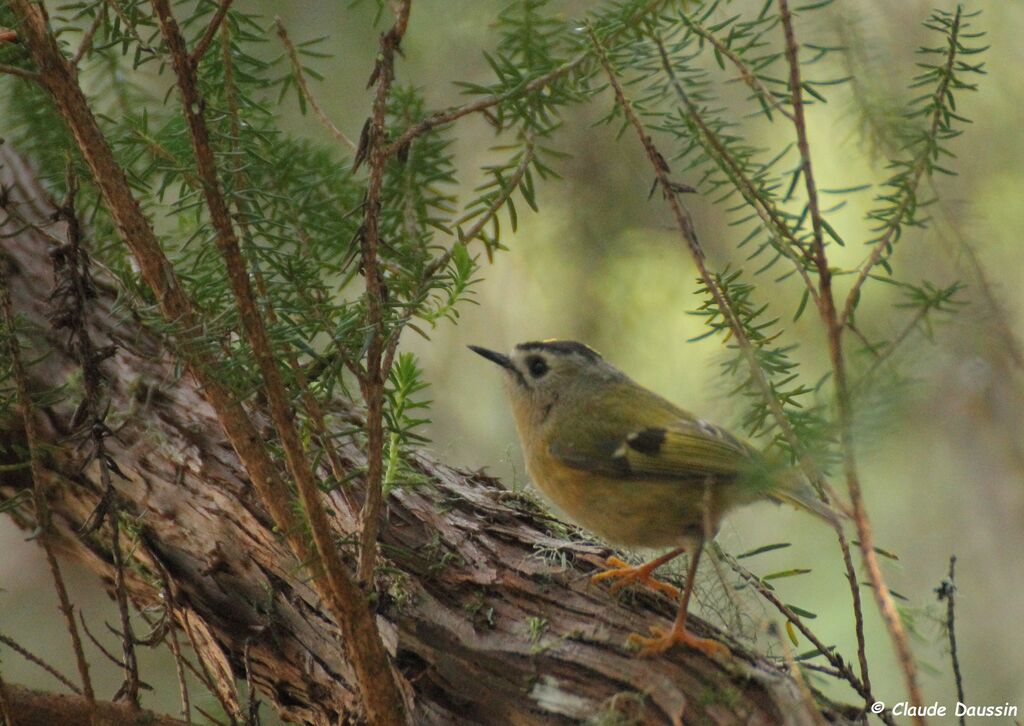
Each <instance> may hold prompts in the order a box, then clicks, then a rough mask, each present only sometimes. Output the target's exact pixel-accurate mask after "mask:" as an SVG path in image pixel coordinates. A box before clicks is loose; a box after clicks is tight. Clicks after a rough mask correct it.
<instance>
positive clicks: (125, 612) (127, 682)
mask: <svg viewBox="0 0 1024 726" xmlns="http://www.w3.org/2000/svg"><path fill="white" fill-rule="evenodd" d="M110 551H111V553H112V555H113V560H114V595H115V597H114V599H115V600H116V601H117V612H118V615H119V617H120V619H121V652H122V654H123V658H122V666H123V668H124V685H123V686H122V689H124V694H125V695H126V696H127V697H128V702H129V703H131V704H132V706H133V707H135V708H138V707H139V662H138V659H137V658H136V657H135V636H134V634H133V632H132V621H131V613H130V611H129V609H128V590H127V587H126V585H125V579H124V566H125V564H124V554H123V553H122V551H121V526H120V516H119V512H114V513H113V516H111V517H110Z"/></svg>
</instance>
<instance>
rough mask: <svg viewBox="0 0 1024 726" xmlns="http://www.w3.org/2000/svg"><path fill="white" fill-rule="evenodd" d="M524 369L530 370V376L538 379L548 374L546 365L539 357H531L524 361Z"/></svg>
mask: <svg viewBox="0 0 1024 726" xmlns="http://www.w3.org/2000/svg"><path fill="white" fill-rule="evenodd" d="M526 367H527V368H529V369H530V375H531V376H533V377H534V378H540V377H541V376H542V375H544V374H545V373H547V372H548V364H547V362H545V360H544V359H543V358H541V357H540V356H539V355H532V356H530V357H529V358H527V359H526Z"/></svg>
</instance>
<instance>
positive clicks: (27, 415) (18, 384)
mask: <svg viewBox="0 0 1024 726" xmlns="http://www.w3.org/2000/svg"><path fill="white" fill-rule="evenodd" d="M0 320H2V321H3V326H4V328H6V330H7V348H8V354H9V359H10V364H11V373H12V376H13V378H14V385H15V391H16V395H17V399H18V408H19V409H20V413H21V419H22V425H23V426H24V431H25V441H26V444H27V448H28V455H29V464H30V467H29V468H30V471H31V472H32V501H33V504H34V505H35V513H36V524H37V526H38V528H39V536H38V539H39V542H40V544H41V545H42V547H43V553H44V554H45V556H46V564H47V567H48V568H49V570H50V576H51V578H52V579H53V586H54V589H55V590H56V591H57V599H58V601H59V603H60V611H61V613H62V614H63V615H64V623H65V625H66V626H67V629H68V635H69V636H70V637H71V647H72V650H73V651H74V653H75V664H76V665H77V667H78V675H79V678H81V680H82V694H83V695H84V696H85V698H86V700H87V701H88V702H89V704H90V708H93V709H95V707H96V696H95V691H94V690H93V686H92V678H90V676H89V662H88V661H87V660H86V658H85V651H84V650H83V649H82V637H81V635H80V634H79V632H78V624H77V623H76V622H75V611H74V606H73V605H72V604H71V598H70V597H68V591H67V587H66V586H65V584H64V577H63V575H62V574H61V571H60V565H59V564H58V562H57V556H56V554H55V553H54V549H53V537H54V528H53V521H52V519H51V513H50V505H49V501H48V499H47V498H48V496H49V488H50V487H49V486H48V484H49V481H50V478H49V475H48V472H47V471H46V468H45V467H44V465H43V462H42V460H41V459H40V450H39V447H40V445H41V442H42V441H43V436H42V432H40V430H39V427H38V425H37V423H36V415H35V414H36V412H35V405H34V404H33V403H32V397H31V394H30V393H29V388H28V374H27V371H26V370H25V367H24V364H23V363H22V360H21V345H20V343H19V342H18V335H17V328H16V321H15V317H14V310H13V308H12V306H11V297H10V291H9V289H8V287H7V273H6V271H5V265H4V264H3V260H2V259H0Z"/></svg>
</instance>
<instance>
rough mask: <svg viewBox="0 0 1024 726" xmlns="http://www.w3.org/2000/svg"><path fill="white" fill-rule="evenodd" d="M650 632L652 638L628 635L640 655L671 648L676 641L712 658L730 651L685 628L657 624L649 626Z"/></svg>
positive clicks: (727, 654) (726, 654) (655, 653)
mask: <svg viewBox="0 0 1024 726" xmlns="http://www.w3.org/2000/svg"><path fill="white" fill-rule="evenodd" d="M651 634H652V635H654V637H653V638H645V637H643V636H642V635H637V634H636V633H633V634H632V635H630V636H629V640H628V641H627V643H628V644H629V645H630V646H631V647H634V648H639V649H640V655H642V656H652V655H658V654H659V653H664V652H665V651H666V650H668V649H669V648H671V647H672V646H673V645H675V644H676V643H680V644H682V645H685V646H687V647H688V648H693V649H694V650H699V651H700V652H701V653H703V654H704V655H706V656H708V657H710V658H714V657H715V656H729V655H731V651H730V650H729V648H728V647H727V646H725V645H723V644H722V643H719V642H718V641H717V640H712V639H711V638H698V637H697V636H696V635H694V634H693V633H691V632H690V631H688V630H687V629H686V628H672V630H665V628H661V627H658V626H657V625H654V626H651Z"/></svg>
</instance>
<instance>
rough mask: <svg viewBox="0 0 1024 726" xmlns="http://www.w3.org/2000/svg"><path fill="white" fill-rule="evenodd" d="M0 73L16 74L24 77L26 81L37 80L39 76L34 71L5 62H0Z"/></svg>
mask: <svg viewBox="0 0 1024 726" xmlns="http://www.w3.org/2000/svg"><path fill="white" fill-rule="evenodd" d="M0 73H3V74H6V75H8V76H17V77H18V78H24V79H25V80H26V81H35V82H36V83H38V82H39V79H40V78H41V76H40V75H39V74H38V73H36V72H35V71H27V70H25V69H24V68H18V67H17V66H10V65H7V64H6V63H0Z"/></svg>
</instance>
